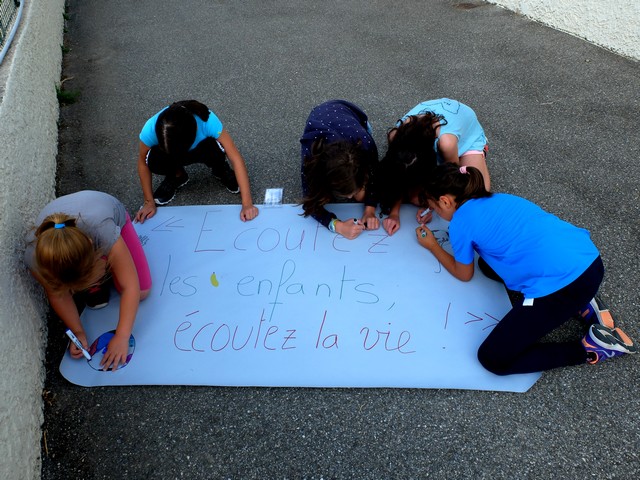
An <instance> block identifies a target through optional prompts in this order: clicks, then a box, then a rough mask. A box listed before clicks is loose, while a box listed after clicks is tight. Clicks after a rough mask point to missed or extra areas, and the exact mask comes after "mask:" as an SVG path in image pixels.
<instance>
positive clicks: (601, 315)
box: [578, 297, 615, 329]
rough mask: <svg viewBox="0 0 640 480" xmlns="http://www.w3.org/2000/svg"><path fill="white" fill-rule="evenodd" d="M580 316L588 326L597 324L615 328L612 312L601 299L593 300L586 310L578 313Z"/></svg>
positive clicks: (583, 309)
mask: <svg viewBox="0 0 640 480" xmlns="http://www.w3.org/2000/svg"><path fill="white" fill-rule="evenodd" d="M578 316H579V317H580V318H581V319H582V320H583V321H584V322H585V323H586V324H587V325H593V324H594V323H597V324H600V325H604V326H605V327H608V328H612V329H613V328H615V325H614V323H613V316H611V312H610V311H609V309H608V308H607V307H606V306H605V304H604V302H602V300H600V299H599V298H595V297H594V298H592V299H591V301H590V302H589V303H588V304H587V305H586V306H585V307H584V308H581V309H580V310H579V311H578Z"/></svg>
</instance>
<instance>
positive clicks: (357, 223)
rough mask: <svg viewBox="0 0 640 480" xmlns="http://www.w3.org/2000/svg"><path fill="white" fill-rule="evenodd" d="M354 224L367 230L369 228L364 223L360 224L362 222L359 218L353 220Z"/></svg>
mask: <svg viewBox="0 0 640 480" xmlns="http://www.w3.org/2000/svg"><path fill="white" fill-rule="evenodd" d="M353 224H354V225H362V226H363V227H364V229H365V230H366V229H367V226H366V225H365V224H364V223H360V220H358V219H357V218H354V219H353Z"/></svg>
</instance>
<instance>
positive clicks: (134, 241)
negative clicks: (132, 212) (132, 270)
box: [115, 213, 151, 292]
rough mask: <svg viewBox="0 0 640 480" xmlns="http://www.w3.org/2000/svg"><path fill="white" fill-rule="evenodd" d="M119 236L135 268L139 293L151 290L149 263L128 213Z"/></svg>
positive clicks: (117, 287)
mask: <svg viewBox="0 0 640 480" xmlns="http://www.w3.org/2000/svg"><path fill="white" fill-rule="evenodd" d="M120 236H121V237H122V240H124V243H125V244H126V245H127V248H128V249H129V253H130V254H131V258H132V259H133V264H134V265H135V266H136V271H137V272H138V281H139V282H140V291H141V292H144V291H145V290H149V289H150V288H151V272H150V271H149V263H148V262H147V257H146V255H145V254H144V250H143V249H142V244H141V243H140V238H138V234H137V233H136V230H135V229H134V228H133V224H132V223H131V218H130V217H129V214H128V213H127V221H126V223H125V224H124V227H122V230H121V231H120ZM115 283H116V289H117V290H118V291H120V288H119V286H118V284H117V282H115Z"/></svg>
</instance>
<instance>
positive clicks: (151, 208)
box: [133, 201, 158, 223]
mask: <svg viewBox="0 0 640 480" xmlns="http://www.w3.org/2000/svg"><path fill="white" fill-rule="evenodd" d="M157 211H158V207H156V202H147V201H145V202H144V205H142V206H141V207H140V210H138V213H136V216H135V218H134V219H133V221H134V222H140V223H144V221H145V220H146V219H147V218H151V217H153V216H154V215H155V214H156V212H157Z"/></svg>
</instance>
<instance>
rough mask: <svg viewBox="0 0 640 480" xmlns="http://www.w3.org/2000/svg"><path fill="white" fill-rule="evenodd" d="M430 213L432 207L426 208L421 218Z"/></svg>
mask: <svg viewBox="0 0 640 480" xmlns="http://www.w3.org/2000/svg"><path fill="white" fill-rule="evenodd" d="M429 213H431V209H430V208H426V209H425V210H424V212H422V213H421V214H420V218H424V217H426V216H427V214H429Z"/></svg>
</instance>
